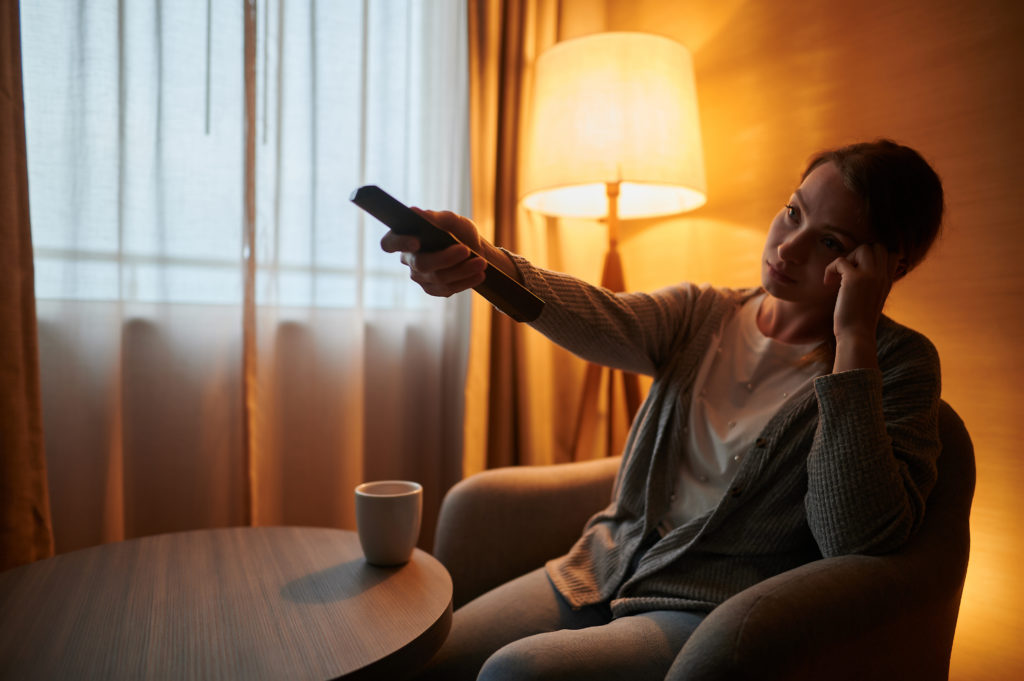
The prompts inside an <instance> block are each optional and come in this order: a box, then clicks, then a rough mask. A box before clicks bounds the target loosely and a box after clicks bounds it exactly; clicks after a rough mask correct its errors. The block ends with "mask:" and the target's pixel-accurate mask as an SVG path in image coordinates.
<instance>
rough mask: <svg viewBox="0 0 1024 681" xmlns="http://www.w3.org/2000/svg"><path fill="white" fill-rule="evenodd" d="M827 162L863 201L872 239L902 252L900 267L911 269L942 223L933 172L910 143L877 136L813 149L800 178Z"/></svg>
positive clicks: (938, 189) (939, 186)
mask: <svg viewBox="0 0 1024 681" xmlns="http://www.w3.org/2000/svg"><path fill="white" fill-rule="evenodd" d="M830 161H831V162H832V163H834V164H835V165H836V168H838V169H839V174H840V175H841V176H842V178H843V184H845V185H846V187H847V188H848V189H850V191H852V192H853V193H854V194H856V195H857V196H858V197H860V199H861V201H863V202H864V209H865V212H866V214H867V219H868V224H869V225H870V227H871V230H872V232H873V233H874V235H875V238H877V239H878V240H879V241H881V242H882V244H884V245H885V247H886V248H888V249H889V250H890V251H893V252H900V253H902V256H903V258H904V259H905V267H906V271H910V270H911V269H913V267H914V266H915V265H917V264H918V263H920V262H921V261H922V260H923V259H924V256H925V254H926V253H927V252H928V249H929V248H931V245H932V244H933V243H934V242H935V238H936V237H937V236H938V234H939V228H940V226H941V224H942V213H943V209H944V207H945V200H944V198H943V192H942V182H941V180H939V176H938V175H937V174H936V173H935V171H934V170H933V169H932V167H931V166H930V165H928V162H927V161H925V160H924V158H922V157H921V155H920V154H919V153H917V152H916V151H914V150H913V149H911V148H910V147H906V146H903V145H900V144H897V143H895V142H893V141H891V140H887V139H881V140H878V141H875V142H861V143H858V144H851V145H849V146H845V147H840V148H838V149H832V150H828V151H822V152H819V153H818V154H816V155H815V156H813V157H812V158H811V160H810V162H809V163H808V165H807V169H806V170H805V171H804V174H803V176H802V178H801V179H806V177H807V176H808V175H809V174H810V173H811V171H812V170H814V169H815V168H817V167H818V166H820V165H821V164H823V163H828V162H830Z"/></svg>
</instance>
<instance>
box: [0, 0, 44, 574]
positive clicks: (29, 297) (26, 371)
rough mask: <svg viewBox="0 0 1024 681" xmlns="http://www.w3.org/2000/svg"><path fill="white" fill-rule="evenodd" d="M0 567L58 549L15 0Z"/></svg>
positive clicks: (1, 239) (9, 17) (0, 288)
mask: <svg viewBox="0 0 1024 681" xmlns="http://www.w3.org/2000/svg"><path fill="white" fill-rule="evenodd" d="M0 126H2V129H0V164H2V170H0V172H2V173H3V180H2V181H0V210H2V218H0V512H2V521H0V570H4V569H7V568H9V567H13V566H16V565H21V564H23V563H29V562H32V561H34V560H38V559H40V558H46V557H48V556H52V555H53V531H52V528H51V521H50V502H49V493H48V488H47V477H46V459H45V455H44V447H43V426H42V412H41V407H40V396H39V363H38V335H37V330H36V308H35V289H34V283H33V276H34V275H33V264H32V234H31V229H30V223H29V204H28V165H27V160H26V153H25V113H24V99H23V94H22V75H21V41H20V21H19V9H18V3H17V2H6V3H3V4H2V8H0Z"/></svg>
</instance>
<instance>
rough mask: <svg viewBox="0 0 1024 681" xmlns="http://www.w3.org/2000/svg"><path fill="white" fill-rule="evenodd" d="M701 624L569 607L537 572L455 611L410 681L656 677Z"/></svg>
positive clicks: (682, 615)
mask: <svg viewBox="0 0 1024 681" xmlns="http://www.w3.org/2000/svg"><path fill="white" fill-rule="evenodd" d="M703 619H704V613H696V612H684V611H669V610H661V611H655V612H645V613H641V614H638V615H630V616H627V617H619V618H615V619H613V618H612V614H611V609H610V608H609V607H608V606H607V605H605V604H602V605H595V606H588V607H586V608H581V609H579V610H573V609H572V608H571V607H570V606H569V604H568V603H567V602H566V600H565V599H564V598H562V596H561V595H560V594H559V593H558V592H557V591H556V590H555V588H554V586H552V584H551V581H550V580H549V579H548V576H547V574H546V573H545V572H544V570H543V569H538V570H535V571H533V572H531V573H529V574H527V575H524V576H522V577H519V578H518V579H514V580H512V581H511V582H508V583H507V584H504V585H502V586H499V587H498V588H496V589H494V590H492V591H489V592H488V593H486V594H484V595H482V596H480V597H479V598H477V599H476V600H474V601H472V602H470V603H467V604H466V605H465V606H463V607H462V608H459V610H458V611H457V612H456V613H455V616H454V618H453V621H452V630H451V634H450V635H449V636H448V640H447V641H446V642H445V644H444V645H443V646H442V647H441V650H440V651H439V652H438V654H437V655H436V656H435V657H434V659H433V660H432V661H431V663H430V665H429V666H428V667H427V669H426V670H424V672H423V673H422V675H421V676H419V677H417V678H419V679H446V680H449V681H459V680H462V679H465V680H467V681H469V680H472V679H480V680H481V681H509V680H511V679H530V680H531V681H539V680H543V679H552V680H554V679H557V680H558V681H572V680H573V679H580V680H583V679H586V680H587V681H594V680H603V679H609V680H611V679H625V680H628V681H636V680H637V679H662V678H664V677H665V674H666V673H668V670H669V667H671V666H672V662H673V661H674V660H675V658H676V655H677V654H678V653H679V651H680V649H681V648H682V647H683V644H684V643H685V642H686V639H687V638H689V636H690V634H691V633H692V632H693V630H694V629H696V628H697V625H698V624H700V622H701V620H703Z"/></svg>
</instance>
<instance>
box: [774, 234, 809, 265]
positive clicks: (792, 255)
mask: <svg viewBox="0 0 1024 681" xmlns="http://www.w3.org/2000/svg"><path fill="white" fill-rule="evenodd" d="M806 254H807V239H806V238H804V235H803V234H801V232H799V231H797V232H792V233H791V234H789V235H788V236H786V238H785V239H783V240H782V241H781V242H780V243H779V257H780V258H782V259H783V260H784V261H786V262H791V263H799V262H802V261H803V259H804V257H805V256H806Z"/></svg>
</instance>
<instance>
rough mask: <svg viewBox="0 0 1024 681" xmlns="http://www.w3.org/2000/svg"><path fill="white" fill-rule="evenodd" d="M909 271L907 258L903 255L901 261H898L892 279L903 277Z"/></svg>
mask: <svg viewBox="0 0 1024 681" xmlns="http://www.w3.org/2000/svg"><path fill="white" fill-rule="evenodd" d="M906 273H907V259H906V258H903V257H901V258H900V260H899V262H897V263H896V271H895V272H893V275H892V280H893V281H896V280H898V279H901V278H902V277H903V275H904V274H906Z"/></svg>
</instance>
